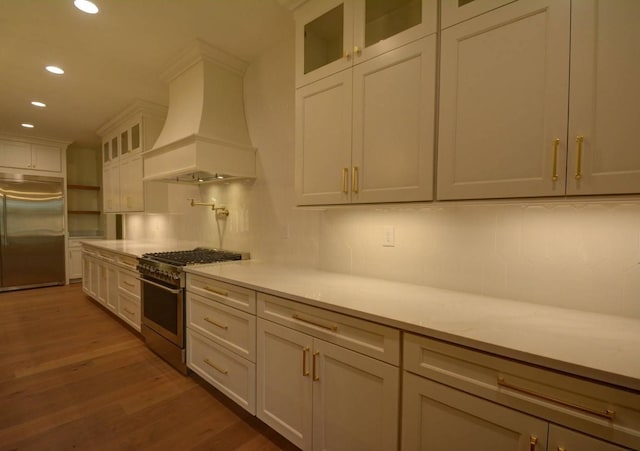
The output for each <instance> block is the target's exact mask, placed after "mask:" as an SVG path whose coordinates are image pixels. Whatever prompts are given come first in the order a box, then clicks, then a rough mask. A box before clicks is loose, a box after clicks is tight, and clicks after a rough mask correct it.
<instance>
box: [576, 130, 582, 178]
mask: <svg viewBox="0 0 640 451" xmlns="http://www.w3.org/2000/svg"><path fill="white" fill-rule="evenodd" d="M583 142H584V136H576V144H577V145H578V159H577V162H576V180H580V179H581V178H582V143H583Z"/></svg>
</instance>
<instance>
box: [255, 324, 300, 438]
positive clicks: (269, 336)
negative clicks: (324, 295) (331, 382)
mask: <svg viewBox="0 0 640 451" xmlns="http://www.w3.org/2000/svg"><path fill="white" fill-rule="evenodd" d="M311 346H312V339H311V337H309V336H308V335H305V334H301V333H300V332H296V331H294V330H291V329H289V328H286V327H282V326H279V325H277V324H274V323H272V322H270V321H265V320H262V319H258V349H257V362H258V365H257V379H258V382H257V395H256V397H257V412H256V413H257V416H258V418H260V419H261V420H262V421H264V422H265V423H266V424H268V425H269V426H271V427H272V428H273V429H275V430H276V431H277V432H279V433H280V434H282V435H283V436H284V437H285V438H287V439H288V440H290V441H291V442H292V443H293V444H294V445H296V446H298V447H300V448H302V449H311V427H312V422H311V390H312V387H311V376H310V371H307V374H305V371H304V370H310V369H311V366H310V365H311V352H310V350H311ZM304 349H307V351H304ZM303 359H304V360H303Z"/></svg>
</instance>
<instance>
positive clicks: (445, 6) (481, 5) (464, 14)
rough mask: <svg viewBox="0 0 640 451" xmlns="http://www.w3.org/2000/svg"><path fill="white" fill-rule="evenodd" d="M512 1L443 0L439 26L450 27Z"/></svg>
mask: <svg viewBox="0 0 640 451" xmlns="http://www.w3.org/2000/svg"><path fill="white" fill-rule="evenodd" d="M513 1H515V0H444V1H443V2H442V24H441V27H442V28H443V29H444V28H447V27H450V26H451V25H455V24H457V23H459V22H462V21H463V20H467V19H471V18H472V17H475V16H479V15H480V14H483V13H486V12H487V11H491V10H492V9H495V8H498V7H500V6H502V5H505V4H507V3H511V2H513Z"/></svg>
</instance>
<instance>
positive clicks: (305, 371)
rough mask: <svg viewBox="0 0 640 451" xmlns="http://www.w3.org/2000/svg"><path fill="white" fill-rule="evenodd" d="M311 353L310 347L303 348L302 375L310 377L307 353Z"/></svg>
mask: <svg viewBox="0 0 640 451" xmlns="http://www.w3.org/2000/svg"><path fill="white" fill-rule="evenodd" d="M308 352H309V346H305V347H304V348H302V375H303V376H308V375H309V368H307V353H308Z"/></svg>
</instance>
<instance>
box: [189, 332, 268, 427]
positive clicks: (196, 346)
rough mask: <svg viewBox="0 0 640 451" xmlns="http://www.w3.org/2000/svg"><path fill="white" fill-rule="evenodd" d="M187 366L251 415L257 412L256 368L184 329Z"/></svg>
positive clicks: (195, 333) (197, 334)
mask: <svg viewBox="0 0 640 451" xmlns="http://www.w3.org/2000/svg"><path fill="white" fill-rule="evenodd" d="M187 366H188V367H189V368H190V369H191V370H192V371H193V372H195V373H196V374H198V375H199V376H200V377H202V378H203V379H204V380H206V381H207V382H209V383H210V384H211V385H213V386H214V387H215V388H217V389H218V390H220V391H221V392H223V393H224V394H225V395H227V396H228V397H229V398H231V399H232V400H234V401H235V402H236V403H238V404H239V405H240V406H242V407H243V408H244V409H246V410H248V411H249V412H250V413H251V414H253V415H255V413H256V366H255V364H254V363H252V362H249V361H248V360H245V359H243V358H242V357H240V356H238V355H236V354H234V353H232V352H229V351H228V350H226V349H224V348H223V347H221V346H218V345H217V344H215V343H214V342H212V341H211V340H208V339H207V338H205V337H203V336H202V335H200V334H199V333H197V332H194V331H192V330H189V329H187Z"/></svg>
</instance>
